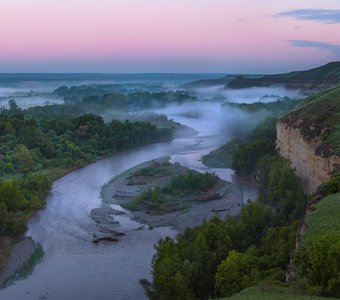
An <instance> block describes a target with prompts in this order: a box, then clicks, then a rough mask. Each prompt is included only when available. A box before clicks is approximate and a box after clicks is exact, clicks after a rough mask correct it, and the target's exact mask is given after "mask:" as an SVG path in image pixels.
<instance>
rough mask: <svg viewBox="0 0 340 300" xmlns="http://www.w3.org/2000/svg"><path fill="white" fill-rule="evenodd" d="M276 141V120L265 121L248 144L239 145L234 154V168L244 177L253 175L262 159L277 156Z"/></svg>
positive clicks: (254, 132)
mask: <svg viewBox="0 0 340 300" xmlns="http://www.w3.org/2000/svg"><path fill="white" fill-rule="evenodd" d="M275 140H276V119H275V118H268V119H265V120H264V121H263V122H262V123H260V124H259V125H258V126H257V127H256V128H255V130H254V131H253V133H252V136H251V138H250V140H249V141H248V142H247V143H241V144H239V146H238V148H237V150H236V151H235V152H234V153H233V157H232V164H231V166H232V168H233V169H234V170H235V171H236V172H237V173H239V174H240V175H243V176H244V175H249V174H251V173H252V172H254V170H255V169H256V168H257V164H258V162H259V161H260V159H261V158H264V157H265V156H270V155H274V154H275V152H276V150H275Z"/></svg>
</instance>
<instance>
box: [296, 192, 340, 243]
mask: <svg viewBox="0 0 340 300" xmlns="http://www.w3.org/2000/svg"><path fill="white" fill-rule="evenodd" d="M314 207H315V208H316V210H315V211H314V212H313V213H311V214H310V215H309V216H308V217H307V218H306V224H307V225H308V230H307V231H306V233H305V234H304V235H303V239H304V240H308V239H310V238H313V237H315V236H319V235H322V234H325V233H327V232H329V231H337V232H340V193H338V194H334V195H331V196H328V197H326V198H324V199H322V200H321V201H320V202H319V203H317V204H316V205H315V206H314Z"/></svg>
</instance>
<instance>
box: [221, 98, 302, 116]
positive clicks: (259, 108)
mask: <svg viewBox="0 0 340 300" xmlns="http://www.w3.org/2000/svg"><path fill="white" fill-rule="evenodd" d="M270 97H271V96H267V97H266V96H264V97H263V99H262V100H265V98H270ZM298 103H299V100H296V99H291V98H288V97H284V98H280V99H278V100H277V101H274V102H263V101H261V102H254V103H233V102H226V103H225V104H224V105H223V106H224V107H230V108H237V109H240V110H242V111H245V112H247V113H255V112H262V113H263V112H270V115H271V116H275V117H279V116H281V115H283V114H284V113H287V112H288V111H291V110H292V109H294V108H295V107H296V106H297V105H298Z"/></svg>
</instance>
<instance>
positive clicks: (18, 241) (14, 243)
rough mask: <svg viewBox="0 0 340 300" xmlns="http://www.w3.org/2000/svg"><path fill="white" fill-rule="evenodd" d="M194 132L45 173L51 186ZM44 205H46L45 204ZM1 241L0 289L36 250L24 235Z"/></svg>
mask: <svg viewBox="0 0 340 300" xmlns="http://www.w3.org/2000/svg"><path fill="white" fill-rule="evenodd" d="M194 132H196V131H195V130H193V131H192V130H191V128H181V129H177V130H175V131H174V133H173V136H172V138H171V139H169V140H164V141H159V142H157V143H145V144H142V145H139V146H137V147H133V148H130V149H125V150H123V151H120V152H115V153H111V154H107V155H104V156H100V157H98V158H94V159H92V160H90V161H87V162H83V163H82V164H80V165H77V166H72V167H70V168H68V169H59V171H60V173H58V172H57V175H56V176H52V175H49V174H48V173H49V171H45V172H46V176H47V177H48V178H49V180H51V181H52V185H53V184H54V182H55V181H57V180H59V179H61V178H63V177H64V176H66V175H67V174H70V173H72V172H74V171H76V170H79V169H81V168H84V167H86V166H88V165H91V164H94V163H96V162H98V161H100V160H103V159H106V158H109V157H112V156H114V155H117V154H121V153H124V152H126V151H130V150H133V149H138V148H140V147H144V146H148V145H153V144H155V145H157V144H159V143H166V142H171V141H172V140H174V139H177V138H180V137H185V136H188V135H192V134H193V133H194ZM50 172H53V171H52V170H51V171H50ZM124 173H125V172H124ZM48 194H49V193H48ZM48 194H47V195H46V197H45V199H46V198H47V197H48ZM45 205H47V203H46V204H45ZM45 205H44V207H45ZM44 207H42V208H40V209H37V210H35V211H33V212H32V213H31V214H30V215H29V217H28V219H27V223H28V222H29V221H30V220H31V218H32V217H33V216H34V215H35V214H36V213H37V212H38V211H40V210H42V209H44ZM2 240H3V242H2ZM2 240H1V241H0V242H1V243H0V245H2V246H5V247H7V248H4V249H1V250H2V251H1V252H2V253H0V255H1V256H0V259H1V261H0V263H1V265H0V289H1V288H3V287H4V286H3V284H4V283H6V282H7V281H8V280H10V279H11V278H13V277H14V276H15V274H17V272H19V271H20V269H21V268H22V266H23V265H24V264H25V262H27V261H28V260H29V259H30V257H31V255H32V254H33V253H34V252H35V250H36V249H37V245H36V242H35V241H34V240H33V239H31V237H27V236H25V233H23V234H20V235H18V236H15V237H9V236H3V237H2ZM30 240H31V241H30ZM24 241H26V242H24ZM32 242H33V243H34V244H35V245H34V247H33V244H32ZM17 253H18V254H17ZM12 259H15V260H19V261H21V262H22V264H21V263H20V264H16V263H13V265H14V268H12V267H13V266H12V263H11V262H12ZM9 265H10V266H11V271H7V267H8V266H9ZM6 274H7V275H6Z"/></svg>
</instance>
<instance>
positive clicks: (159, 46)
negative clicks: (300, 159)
mask: <svg viewBox="0 0 340 300" xmlns="http://www.w3.org/2000/svg"><path fill="white" fill-rule="evenodd" d="M273 2H274V1H268V0H247V1H246V0H239V1H237V4H236V3H234V4H232V3H231V1H225V0H210V1H208V0H182V1H180V0H172V1H166V0H157V1H156V0H115V1H113V0H111V1H110V0H97V1H95V0H68V1H66V0H59V1H57V0H49V1H43V0H26V1H20V0H3V1H2V2H1V4H0V41H1V45H0V72H48V71H51V72H250V73H254V72H255V73H256V72H280V71H288V70H291V69H304V68H308V67H314V66H317V65H320V64H323V63H326V62H328V61H334V60H340V37H339V34H338V33H339V32H340V31H339V30H340V20H339V22H323V23H321V22H318V21H317V20H313V19H310V20H302V19H297V18H293V17H291V16H281V17H277V16H275V15H277V14H279V13H282V12H287V11H291V10H298V9H321V10H322V9H328V10H338V9H339V7H340V1H335V0H322V1H321V0H309V1H307V0H300V1H299V2H298V3H296V1H291V0H288V1H282V2H279V1H275V2H274V3H273ZM276 2H279V3H276ZM293 40H298V41H312V42H318V43H324V44H327V45H325V46H324V45H322V46H321V47H316V46H313V45H312V46H310V45H309V44H308V42H307V45H305V44H306V43H305V42H303V43H305V44H304V45H305V46H304V47H296V45H295V46H294V44H293V43H292V42H289V41H293ZM303 43H302V44H303ZM328 45H330V46H328ZM334 45H335V46H334ZM338 46H339V48H338ZM338 49H339V50H338Z"/></svg>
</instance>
